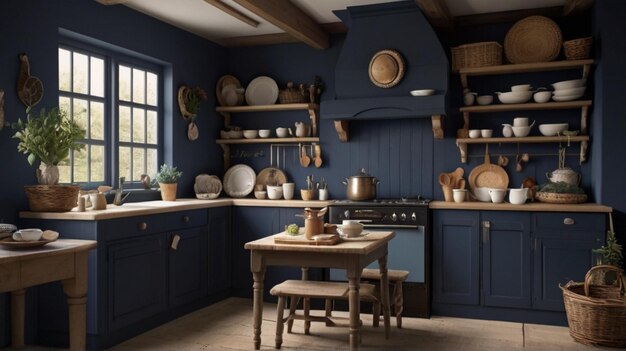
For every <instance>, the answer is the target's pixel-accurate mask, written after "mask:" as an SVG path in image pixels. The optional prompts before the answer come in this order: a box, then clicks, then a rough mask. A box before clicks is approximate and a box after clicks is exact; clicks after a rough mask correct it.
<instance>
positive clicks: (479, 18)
mask: <svg viewBox="0 0 626 351" xmlns="http://www.w3.org/2000/svg"><path fill="white" fill-rule="evenodd" d="M562 13H563V7H561V6H555V7H543V8H538V9H524V10H513V11H502V12H491V13H480V14H476V15H465V16H456V17H454V24H455V25H456V26H476V25H484V24H494V23H505V22H516V21H519V20H521V19H522V18H526V17H528V16H534V15H540V16H546V17H559V16H561V15H562Z"/></svg>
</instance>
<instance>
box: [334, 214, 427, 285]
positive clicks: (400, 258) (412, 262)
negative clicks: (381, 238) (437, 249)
mask: <svg viewBox="0 0 626 351" xmlns="http://www.w3.org/2000/svg"><path fill="white" fill-rule="evenodd" d="M372 229H374V230H393V231H394V232H395V233H396V236H395V237H394V238H393V239H391V241H390V242H389V246H388V254H387V269H398V270H405V271H409V272H410V274H409V277H408V279H407V282H410V283H424V282H425V277H424V274H425V273H424V272H425V266H424V265H425V262H426V260H425V258H424V255H425V252H424V239H425V238H424V227H423V226H418V227H412V228H380V227H376V228H368V227H367V226H365V228H364V229H363V231H364V232H367V231H368V230H372ZM368 268H378V262H374V263H372V264H370V265H369V266H368ZM329 278H330V280H334V281H346V280H347V278H346V271H345V270H341V269H330V272H329Z"/></svg>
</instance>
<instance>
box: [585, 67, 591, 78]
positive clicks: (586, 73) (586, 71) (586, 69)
mask: <svg viewBox="0 0 626 351" xmlns="http://www.w3.org/2000/svg"><path fill="white" fill-rule="evenodd" d="M590 70H591V65H583V79H587V77H589V71H590Z"/></svg>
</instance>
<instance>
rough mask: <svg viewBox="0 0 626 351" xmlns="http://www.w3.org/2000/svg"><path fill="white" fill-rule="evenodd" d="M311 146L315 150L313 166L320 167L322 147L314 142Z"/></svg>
mask: <svg viewBox="0 0 626 351" xmlns="http://www.w3.org/2000/svg"><path fill="white" fill-rule="evenodd" d="M313 147H314V150H315V157H314V158H313V163H314V164H315V167H317V168H320V167H321V166H322V148H321V147H320V146H319V145H318V144H314V145H313Z"/></svg>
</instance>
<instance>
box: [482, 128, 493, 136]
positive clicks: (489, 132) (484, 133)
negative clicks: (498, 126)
mask: <svg viewBox="0 0 626 351" xmlns="http://www.w3.org/2000/svg"><path fill="white" fill-rule="evenodd" d="M492 135H493V129H481V130H480V136H481V137H483V138H491V136H492Z"/></svg>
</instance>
